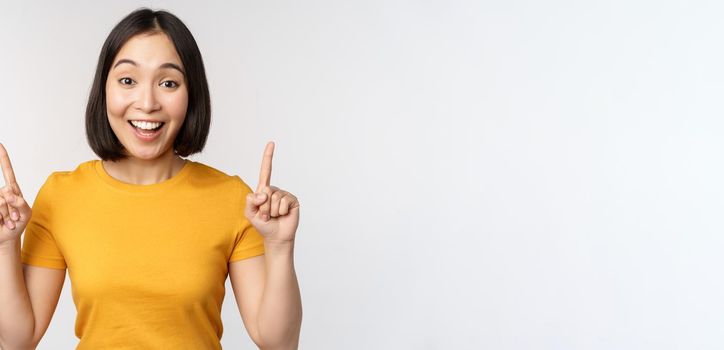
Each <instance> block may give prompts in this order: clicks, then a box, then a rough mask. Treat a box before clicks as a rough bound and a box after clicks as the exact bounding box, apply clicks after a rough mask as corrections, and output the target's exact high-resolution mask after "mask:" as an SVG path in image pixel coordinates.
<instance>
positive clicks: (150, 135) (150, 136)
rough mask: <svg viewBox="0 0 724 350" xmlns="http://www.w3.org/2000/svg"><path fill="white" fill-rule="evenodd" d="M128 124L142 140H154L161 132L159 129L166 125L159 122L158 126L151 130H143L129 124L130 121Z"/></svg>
mask: <svg viewBox="0 0 724 350" xmlns="http://www.w3.org/2000/svg"><path fill="white" fill-rule="evenodd" d="M128 126H129V127H130V128H131V129H132V130H133V133H134V134H135V135H136V136H137V137H138V138H139V139H140V140H142V141H153V140H155V139H156V138H157V137H158V135H160V134H161V131H162V130H163V128H164V126H166V123H163V122H161V125H160V126H158V127H157V128H156V129H153V130H144V129H141V128H139V127H136V126H134V125H133V124H131V121H129V122H128Z"/></svg>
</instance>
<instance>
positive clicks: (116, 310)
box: [21, 160, 264, 350]
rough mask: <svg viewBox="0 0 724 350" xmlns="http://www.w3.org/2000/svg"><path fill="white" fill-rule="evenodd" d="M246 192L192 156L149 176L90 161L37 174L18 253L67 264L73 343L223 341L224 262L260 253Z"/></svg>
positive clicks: (202, 345) (193, 345)
mask: <svg viewBox="0 0 724 350" xmlns="http://www.w3.org/2000/svg"><path fill="white" fill-rule="evenodd" d="M250 192H252V190H251V188H249V186H248V185H247V184H246V183H245V182H243V181H242V180H241V179H240V178H239V177H238V176H229V175H227V174H225V173H223V172H221V171H219V170H216V169H214V168H212V167H209V166H207V165H204V164H202V163H198V162H194V161H191V160H187V161H186V164H185V165H184V167H183V168H182V169H181V171H180V172H178V173H177V174H176V175H174V176H173V177H172V178H170V179H168V180H166V181H163V182H161V183H157V184H153V185H133V184H128V183H124V182H121V181H119V180H116V179H115V178H113V177H111V176H110V175H108V173H106V171H105V170H104V168H103V165H102V163H101V161H100V160H91V161H87V162H84V163H81V164H80V165H78V167H77V168H76V169H75V170H73V171H60V172H54V173H52V174H51V175H50V176H49V177H48V179H47V180H46V182H45V183H44V184H43V186H42V187H41V189H40V191H39V192H38V195H37V197H36V198H35V202H34V203H33V215H32V217H31V219H30V222H29V223H28V226H27V228H26V231H25V236H24V238H23V245H22V254H21V256H22V258H21V259H22V262H23V263H25V264H29V265H35V266H43V267H49V268H58V269H63V268H66V267H67V268H68V274H69V276H70V281H71V286H72V293H73V301H74V303H75V306H76V309H77V312H78V314H77V318H76V322H75V334H76V336H77V337H78V338H79V339H80V342H79V343H78V346H77V349H81V350H83V349H221V343H220V340H221V335H222V333H223V327H222V324H221V305H222V302H223V299H224V293H225V288H224V284H225V281H226V278H227V276H228V265H227V264H228V263H229V262H232V261H237V260H241V259H246V258H250V257H253V256H258V255H262V254H264V241H263V237H262V236H261V235H260V234H259V232H258V231H257V230H256V229H255V228H254V226H252V225H251V223H250V222H249V220H247V219H246V217H245V216H244V205H245V199H246V194H247V193H250Z"/></svg>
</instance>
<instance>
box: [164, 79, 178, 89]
mask: <svg viewBox="0 0 724 350" xmlns="http://www.w3.org/2000/svg"><path fill="white" fill-rule="evenodd" d="M169 83H170V84H171V85H169ZM161 84H163V86H165V87H167V88H175V87H178V83H177V82H175V81H173V80H166V81H164V82H162V83H161Z"/></svg>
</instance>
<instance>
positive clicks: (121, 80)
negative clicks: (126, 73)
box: [118, 77, 133, 85]
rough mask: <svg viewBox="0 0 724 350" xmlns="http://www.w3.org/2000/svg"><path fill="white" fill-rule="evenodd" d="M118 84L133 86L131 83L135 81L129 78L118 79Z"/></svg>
mask: <svg viewBox="0 0 724 350" xmlns="http://www.w3.org/2000/svg"><path fill="white" fill-rule="evenodd" d="M118 82H119V83H121V85H131V83H132V82H133V79H131V78H128V77H123V78H121V79H118ZM124 82H128V83H124Z"/></svg>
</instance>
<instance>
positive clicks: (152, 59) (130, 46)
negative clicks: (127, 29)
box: [111, 33, 181, 68]
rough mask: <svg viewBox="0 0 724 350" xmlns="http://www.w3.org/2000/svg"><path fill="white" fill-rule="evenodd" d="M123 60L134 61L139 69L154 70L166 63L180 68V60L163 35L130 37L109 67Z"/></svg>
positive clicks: (145, 34) (170, 42) (171, 43)
mask: <svg viewBox="0 0 724 350" xmlns="http://www.w3.org/2000/svg"><path fill="white" fill-rule="evenodd" d="M124 58H125V59H130V60H133V61H135V62H136V63H138V65H139V66H140V67H139V68H143V67H147V68H151V67H152V68H156V67H158V66H159V65H160V64H162V63H166V62H171V63H176V64H177V65H179V66H181V58H180V57H179V55H178V52H176V48H175V47H174V45H173V42H172V41H171V39H169V37H168V36H167V35H166V34H165V33H153V34H148V33H143V34H137V35H134V36H132V37H131V38H129V39H128V40H127V41H126V43H124V44H123V46H122V47H121V49H120V50H119V51H118V53H117V54H116V57H115V59H114V60H113V65H112V66H111V67H113V66H114V65H115V63H116V62H117V61H119V60H121V59H124ZM122 66H129V65H122Z"/></svg>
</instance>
